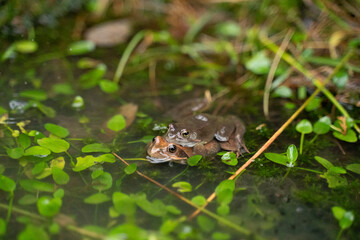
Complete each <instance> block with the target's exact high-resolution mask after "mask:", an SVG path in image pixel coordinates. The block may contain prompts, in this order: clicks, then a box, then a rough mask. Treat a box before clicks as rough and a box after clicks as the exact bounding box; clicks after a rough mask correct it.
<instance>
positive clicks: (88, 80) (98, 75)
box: [79, 64, 107, 89]
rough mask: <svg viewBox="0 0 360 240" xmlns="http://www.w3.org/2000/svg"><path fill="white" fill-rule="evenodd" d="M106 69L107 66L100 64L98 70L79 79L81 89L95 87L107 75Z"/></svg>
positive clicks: (89, 72) (91, 71)
mask: <svg viewBox="0 0 360 240" xmlns="http://www.w3.org/2000/svg"><path fill="white" fill-rule="evenodd" d="M106 69H107V68H106V65H105V64H99V65H97V66H96V68H94V69H92V70H90V71H88V72H86V73H84V74H82V75H81V76H80V78H79V82H80V84H81V87H82V88H84V89H89V88H92V87H95V86H96V85H97V84H98V83H99V81H100V80H101V79H102V78H103V76H104V75H105V73H106Z"/></svg>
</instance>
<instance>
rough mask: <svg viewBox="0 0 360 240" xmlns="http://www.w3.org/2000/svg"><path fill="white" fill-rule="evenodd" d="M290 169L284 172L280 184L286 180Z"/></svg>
mask: <svg viewBox="0 0 360 240" xmlns="http://www.w3.org/2000/svg"><path fill="white" fill-rule="evenodd" d="M291 168H292V167H288V170H287V171H286V173H285V175H284V177H283V178H282V179H281V182H284V180H285V179H286V177H287V176H288V175H289V173H290V171H291Z"/></svg>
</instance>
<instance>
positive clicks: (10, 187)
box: [0, 175, 16, 192]
mask: <svg viewBox="0 0 360 240" xmlns="http://www.w3.org/2000/svg"><path fill="white" fill-rule="evenodd" d="M15 188H16V183H15V182H14V180H12V179H11V178H8V177H6V176H4V175H0V189H1V190H3V191H5V192H13V191H14V190H15Z"/></svg>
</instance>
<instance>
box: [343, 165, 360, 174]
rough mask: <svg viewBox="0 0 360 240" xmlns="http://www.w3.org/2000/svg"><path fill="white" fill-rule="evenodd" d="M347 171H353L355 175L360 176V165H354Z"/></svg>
mask: <svg viewBox="0 0 360 240" xmlns="http://www.w3.org/2000/svg"><path fill="white" fill-rule="evenodd" d="M346 169H347V170H349V171H352V172H354V173H357V174H360V164H359V163H352V164H349V165H347V166H346Z"/></svg>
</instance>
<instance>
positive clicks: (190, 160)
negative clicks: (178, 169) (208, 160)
mask: <svg viewBox="0 0 360 240" xmlns="http://www.w3.org/2000/svg"><path fill="white" fill-rule="evenodd" d="M201 159H202V156H201V155H194V156H191V157H189V158H188V159H187V163H188V165H190V166H192V167H193V166H196V165H197V164H198V163H199V161H200V160H201Z"/></svg>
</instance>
